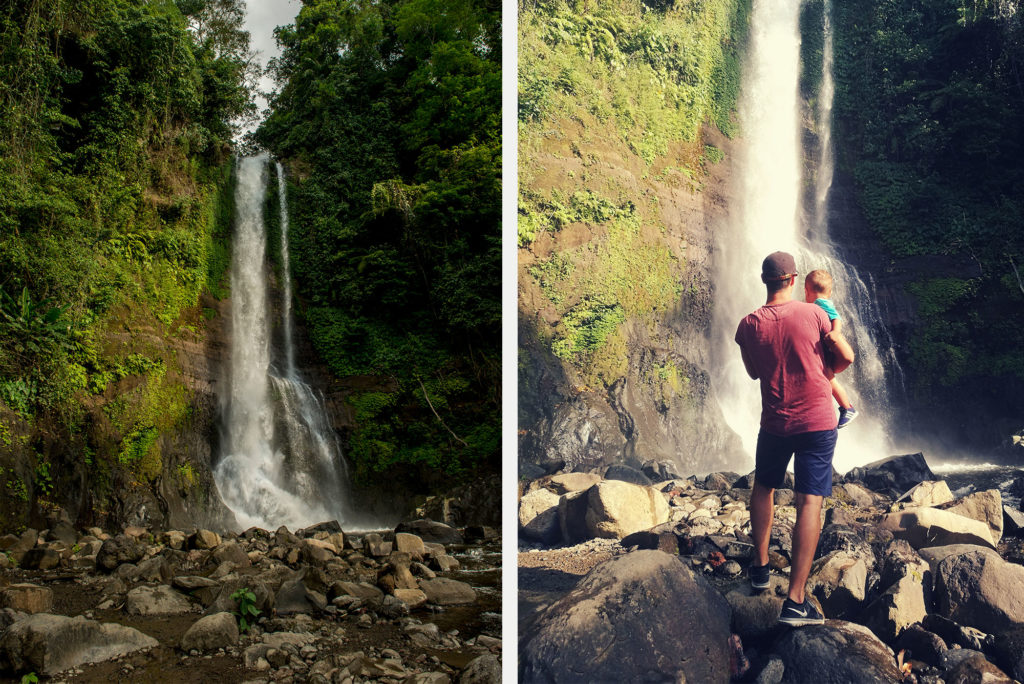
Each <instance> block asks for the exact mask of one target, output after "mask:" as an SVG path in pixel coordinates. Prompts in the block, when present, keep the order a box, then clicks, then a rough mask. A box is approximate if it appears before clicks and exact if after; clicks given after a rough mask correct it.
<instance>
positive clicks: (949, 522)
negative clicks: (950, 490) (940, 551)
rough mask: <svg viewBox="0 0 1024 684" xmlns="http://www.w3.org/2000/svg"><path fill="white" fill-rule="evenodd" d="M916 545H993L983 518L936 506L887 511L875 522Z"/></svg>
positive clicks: (920, 546)
mask: <svg viewBox="0 0 1024 684" xmlns="http://www.w3.org/2000/svg"><path fill="white" fill-rule="evenodd" d="M878 527H879V528H881V529H883V530H889V531H890V532H892V534H893V536H894V537H896V538H897V539H906V540H907V541H908V542H910V545H911V546H913V547H914V548H915V549H921V548H924V547H927V546H943V545H946V544H980V545H982V546H988V547H989V548H995V544H994V543H993V542H992V534H991V533H990V532H989V527H988V525H986V524H985V523H983V522H980V521H978V520H973V519H972V518H965V517H964V516H962V515H957V514H956V513H951V512H950V511H942V510H939V509H937V508H908V509H907V510H905V511H898V512H896V513H889V514H888V515H886V516H885V517H884V518H882V521H881V522H880V523H879V524H878Z"/></svg>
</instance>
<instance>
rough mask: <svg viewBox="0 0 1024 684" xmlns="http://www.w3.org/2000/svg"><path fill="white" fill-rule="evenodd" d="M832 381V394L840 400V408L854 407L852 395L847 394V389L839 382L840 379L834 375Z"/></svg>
mask: <svg viewBox="0 0 1024 684" xmlns="http://www.w3.org/2000/svg"><path fill="white" fill-rule="evenodd" d="M830 383H831V384H832V396H833V397H835V400H836V401H837V402H839V406H840V408H844V409H848V408H853V404H851V403H850V397H848V396H847V394H846V390H844V389H843V386H842V385H840V384H839V380H838V379H836V377H835V376H832V380H830Z"/></svg>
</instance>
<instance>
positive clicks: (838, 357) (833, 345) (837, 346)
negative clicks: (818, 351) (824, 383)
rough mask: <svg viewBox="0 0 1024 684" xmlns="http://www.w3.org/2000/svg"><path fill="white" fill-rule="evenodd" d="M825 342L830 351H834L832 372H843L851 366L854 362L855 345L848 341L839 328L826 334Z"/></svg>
mask: <svg viewBox="0 0 1024 684" xmlns="http://www.w3.org/2000/svg"><path fill="white" fill-rule="evenodd" d="M825 344H826V345H828V349H829V351H831V352H832V372H833V373H837V374H838V373H842V372H843V371H844V370H846V369H847V368H849V367H850V364H852V363H853V359H854V355H853V347H851V346H850V343H849V342H847V341H846V338H845V337H843V335H842V333H840V332H839V331H838V330H833V331H832V332H830V333H828V334H826V335H825Z"/></svg>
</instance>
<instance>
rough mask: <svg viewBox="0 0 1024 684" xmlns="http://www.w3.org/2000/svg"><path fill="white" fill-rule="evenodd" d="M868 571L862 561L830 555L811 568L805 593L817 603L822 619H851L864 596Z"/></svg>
mask: <svg viewBox="0 0 1024 684" xmlns="http://www.w3.org/2000/svg"><path fill="white" fill-rule="evenodd" d="M867 579H868V568H867V563H866V562H865V560H864V558H863V557H861V556H859V555H855V554H851V553H847V552H845V551H833V552H832V553H830V554H828V555H827V556H825V557H824V558H819V559H818V560H816V561H815V562H814V564H813V565H812V566H811V575H810V577H809V578H808V580H807V592H808V593H810V594H813V595H814V597H815V598H817V599H818V601H820V602H821V607H822V610H823V611H824V614H825V616H826V617H844V616H848V615H853V614H854V613H856V612H858V611H859V610H860V608H861V607H862V603H863V601H864V599H865V598H866V596H867Z"/></svg>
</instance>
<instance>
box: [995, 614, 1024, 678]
mask: <svg viewBox="0 0 1024 684" xmlns="http://www.w3.org/2000/svg"><path fill="white" fill-rule="evenodd" d="M990 655H991V656H992V660H993V662H995V664H996V665H998V666H999V667H1001V668H1002V669H1003V670H1004V671H1006V673H1007V674H1009V675H1011V676H1013V677H1015V678H1016V679H1018V680H1020V681H1022V682H1024V627H1021V628H1017V629H1011V630H1009V631H1006V632H1002V633H1000V634H996V635H995V638H994V639H993V640H992V648H991V654H990Z"/></svg>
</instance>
